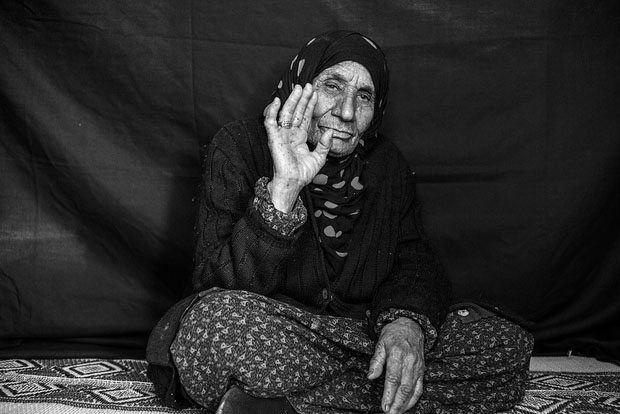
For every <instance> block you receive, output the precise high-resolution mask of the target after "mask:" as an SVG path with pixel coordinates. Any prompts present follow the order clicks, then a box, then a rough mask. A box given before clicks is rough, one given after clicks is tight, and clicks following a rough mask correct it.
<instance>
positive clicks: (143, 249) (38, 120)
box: [0, 0, 620, 361]
mask: <svg viewBox="0 0 620 414" xmlns="http://www.w3.org/2000/svg"><path fill="white" fill-rule="evenodd" d="M338 28H341V29H353V30H358V31H361V32H363V33H366V34H368V35H369V36H370V37H372V38H374V39H375V40H376V41H377V42H379V43H380V44H381V45H382V46H383V48H384V50H385V52H386V54H387V57H388V59H389V62H390V65H391V73H392V81H391V89H390V102H389V104H388V111H387V118H386V120H385V124H384V127H383V132H384V133H385V134H386V135H388V136H389V137H390V138H391V139H393V140H394V141H395V142H396V143H397V145H398V146H399V147H400V148H401V149H402V151H403V152H404V153H405V155H406V157H407V159H408V160H409V161H410V163H411V166H412V168H413V169H414V170H415V172H416V177H417V180H418V188H419V194H420V198H421V200H422V202H423V204H424V210H423V215H424V221H425V224H426V232H427V233H428V235H429V237H430V238H431V239H432V241H433V242H434V244H435V246H436V248H437V251H438V254H439V255H440V257H441V260H442V262H443V264H444V267H445V270H446V272H447V273H448V275H449V276H450V278H451V279H452V280H453V283H454V289H455V294H456V296H457V300H475V301H482V302H489V303H495V304H499V305H501V306H504V307H508V308H511V309H512V310H514V311H515V312H517V313H518V314H519V315H521V316H522V317H523V318H525V319H526V320H527V321H528V323H529V326H530V328H531V329H532V330H533V331H534V333H535V336H536V340H537V345H536V350H537V352H539V353H565V352H568V351H569V350H571V351H573V352H575V353H582V354H586V355H593V356H597V357H599V358H602V359H608V360H616V361H618V360H620V300H619V299H620V298H619V296H620V214H619V212H620V191H619V190H620V133H619V132H620V125H619V124H620V78H619V75H618V73H619V71H620V36H619V34H620V6H619V3H618V2H617V1H615V0H608V1H538V0H537V1H524V2H509V1H482V0H477V1H457V0H444V1H412V2H401V1H387V2H376V1H373V0H365V1H349V0H322V1H307V2H302V1H288V2H282V1H277V0H269V1H260V2H257V1H248V0H227V1H224V0H222V1H195V0H179V1H170V0H168V1H165V0H150V1H149V0H135V1H131V2H117V1H104V0H100V1H95V2H84V1H75V0H71V1H67V0H63V1H59V0H48V1H38V2H30V1H15V0H9V1H3V2H2V4H1V5H0V348H2V349H0V355H5V356H6V355H17V356H19V355H26V354H28V353H31V354H32V353H37V352H38V354H39V355H44V354H51V355H50V356H54V355H59V354H62V353H63V352H65V353H71V352H74V351H73V350H72V348H71V346H69V345H68V344H72V345H76V344H80V345H81V346H82V348H80V349H81V350H82V351H81V352H83V353H84V354H87V355H88V354H98V353H105V352H104V351H102V350H104V349H111V348H110V347H115V348H114V349H119V348H123V351H119V352H120V353H121V354H122V352H129V351H127V350H137V351H138V353H139V352H141V351H142V350H143V348H144V344H145V341H146V338H147V336H148V333H149V331H150V329H151V328H152V327H153V325H154V324H155V323H156V321H157V320H158V318H159V317H160V316H161V315H162V314H163V312H165V310H166V309H167V308H168V307H169V306H170V305H171V304H172V303H173V302H175V301H176V300H178V299H179V298H180V297H181V295H182V292H183V289H184V287H185V284H186V283H187V281H188V278H189V275H190V273H191V268H192V263H191V256H192V249H193V247H192V244H193V236H192V227H193V222H194V204H193V197H194V196H195V194H196V191H197V186H198V183H199V176H200V168H201V165H200V163H201V152H202V150H203V147H204V145H206V144H207V143H208V142H209V140H210V139H211V137H212V136H213V134H214V133H215V132H216V131H217V130H218V128H219V127H220V126H222V125H223V124H224V123H226V122H228V121H231V120H233V119H236V118H239V117H243V116H249V115H252V116H253V115H255V114H259V113H261V112H262V109H263V108H264V106H265V105H266V103H267V102H268V98H269V95H270V93H271V91H272V89H273V87H274V86H275V84H276V83H277V80H278V79H279V75H280V73H281V72H282V71H283V69H284V68H285V67H286V66H287V65H288V63H289V61H290V59H291V58H292V57H293V56H294V54H295V52H296V50H297V49H298V48H299V47H300V46H301V45H302V44H303V43H304V42H305V41H307V40H308V39H309V38H310V37H312V36H313V35H315V34H317V33H320V32H323V31H326V30H331V29H338ZM50 341H55V342H50ZM50 343H52V344H55V345H50ZM58 344H61V345H58Z"/></svg>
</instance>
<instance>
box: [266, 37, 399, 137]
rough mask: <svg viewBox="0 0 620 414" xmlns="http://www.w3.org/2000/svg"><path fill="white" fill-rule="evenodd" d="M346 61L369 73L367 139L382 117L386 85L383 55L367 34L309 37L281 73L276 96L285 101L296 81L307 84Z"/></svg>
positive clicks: (372, 134)
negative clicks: (371, 96) (371, 92)
mask: <svg viewBox="0 0 620 414" xmlns="http://www.w3.org/2000/svg"><path fill="white" fill-rule="evenodd" d="M347 60H352V61H354V62H357V63H359V64H361V65H362V66H364V67H365V68H366V70H368V72H369V73H370V76H371V78H372V82H373V84H374V87H375V95H376V96H375V108H374V110H375V112H374V115H373V118H372V121H371V123H370V125H369V127H368V129H367V130H366V131H365V132H364V134H363V136H362V137H361V138H362V139H363V140H366V141H367V140H368V138H370V137H373V136H374V135H375V134H376V133H377V130H378V129H379V126H380V125H381V121H382V120H383V114H384V111H385V106H386V104H387V93H388V84H389V72H388V67H387V61H386V59H385V55H384V54H383V51H382V50H381V49H380V48H379V46H378V45H377V44H376V43H375V42H373V41H372V40H371V39H370V38H368V37H367V36H364V35H362V34H360V33H356V32H350V31H346V30H338V31H333V32H326V33H323V34H321V35H318V36H317V37H314V38H312V39H310V41H309V42H308V43H306V45H305V46H304V47H302V48H301V50H300V51H299V53H298V54H297V56H295V57H294V58H293V61H292V62H291V64H290V66H289V69H288V70H287V71H285V72H284V74H283V75H282V78H281V79H280V83H279V84H278V88H277V89H276V91H275V95H276V96H277V97H278V98H280V102H283V103H284V102H285V101H286V99H287V98H288V96H289V95H290V94H291V92H293V87H294V86H295V85H296V84H298V85H301V86H304V85H305V84H306V83H312V81H313V80H314V78H316V77H317V76H318V75H319V74H320V73H321V72H322V71H324V70H325V69H327V68H329V67H331V66H334V65H335V64H337V63H340V62H344V61H347Z"/></svg>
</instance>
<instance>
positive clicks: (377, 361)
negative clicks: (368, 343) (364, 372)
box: [368, 342, 386, 380]
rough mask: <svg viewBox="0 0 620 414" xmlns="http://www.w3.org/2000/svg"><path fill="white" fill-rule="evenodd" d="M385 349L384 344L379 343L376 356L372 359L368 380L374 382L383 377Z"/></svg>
mask: <svg viewBox="0 0 620 414" xmlns="http://www.w3.org/2000/svg"><path fill="white" fill-rule="evenodd" d="M385 357H386V352H385V347H384V346H383V343H382V342H377V347H376V349H375V354H374V355H373V356H372V358H371V359H370V365H369V367H368V379H370V380H374V379H377V378H379V377H380V376H381V374H382V373H383V365H384V364H385Z"/></svg>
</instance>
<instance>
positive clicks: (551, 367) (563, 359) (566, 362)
mask: <svg viewBox="0 0 620 414" xmlns="http://www.w3.org/2000/svg"><path fill="white" fill-rule="evenodd" d="M530 371H566V372H619V371H620V366H619V365H616V364H613V363H611V362H601V361H597V360H596V359H594V358H587V357H581V356H570V357H569V356H552V357H544V356H535V357H532V360H531V362H530Z"/></svg>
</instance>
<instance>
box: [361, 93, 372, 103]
mask: <svg viewBox="0 0 620 414" xmlns="http://www.w3.org/2000/svg"><path fill="white" fill-rule="evenodd" d="M359 98H360V99H361V100H362V101H363V102H364V103H371V102H373V97H372V95H371V94H369V93H361V94H360V95H359Z"/></svg>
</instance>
